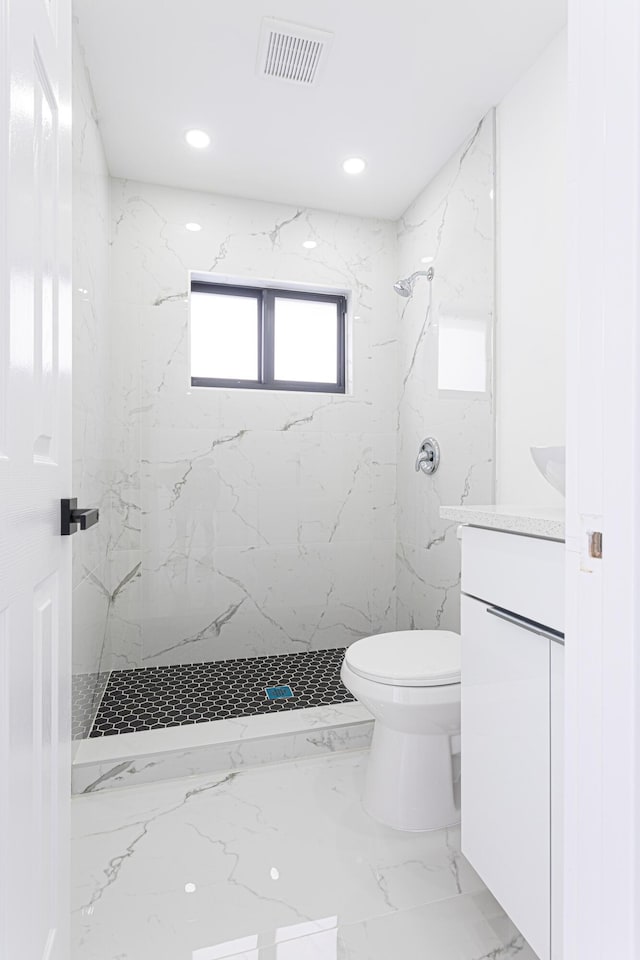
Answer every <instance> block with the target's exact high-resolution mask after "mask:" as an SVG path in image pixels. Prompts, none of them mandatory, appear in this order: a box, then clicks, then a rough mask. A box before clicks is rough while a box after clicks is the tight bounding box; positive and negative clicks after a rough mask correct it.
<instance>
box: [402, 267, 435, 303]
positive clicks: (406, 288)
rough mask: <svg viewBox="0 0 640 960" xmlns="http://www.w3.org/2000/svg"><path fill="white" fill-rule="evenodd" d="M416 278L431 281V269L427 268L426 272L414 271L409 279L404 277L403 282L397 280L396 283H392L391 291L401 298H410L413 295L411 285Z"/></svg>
mask: <svg viewBox="0 0 640 960" xmlns="http://www.w3.org/2000/svg"><path fill="white" fill-rule="evenodd" d="M418 277H426V278H427V280H433V267H429V269H428V270H416V272H415V273H412V274H411V276H410V277H405V278H404V280H398V282H397V283H394V285H393V289H394V290H395V292H396V293H397V294H398V295H399V296H401V297H410V296H411V294H412V293H413V285H414V284H415V282H416V280H417V279H418Z"/></svg>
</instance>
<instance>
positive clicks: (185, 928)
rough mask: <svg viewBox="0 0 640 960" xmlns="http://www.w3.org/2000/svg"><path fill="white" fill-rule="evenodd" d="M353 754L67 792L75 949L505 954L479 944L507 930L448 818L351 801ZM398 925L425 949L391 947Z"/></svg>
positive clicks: (184, 955) (100, 959)
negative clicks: (429, 825)
mask: <svg viewBox="0 0 640 960" xmlns="http://www.w3.org/2000/svg"><path fill="white" fill-rule="evenodd" d="M365 760H366V753H349V754H336V755H332V756H328V757H319V758H312V759H304V760H300V761H297V762H290V763H283V764H274V765H269V766H264V767H255V768H251V769H246V770H236V771H232V772H227V773H216V774H210V775H208V776H199V777H193V778H189V779H184V780H179V781H171V782H164V783H157V784H150V785H146V786H140V787H132V788H130V789H127V790H122V791H113V792H110V793H103V794H90V795H86V796H81V797H78V798H76V799H74V801H73V812H74V816H73V844H74V871H73V875H74V881H73V922H74V950H73V954H72V957H73V960H220V958H223V957H230V956H234V957H242V958H244V957H246V958H250V960H268V958H271V957H275V958H277V960H336V958H343V957H344V958H349V960H352V958H355V960H364V958H365V957H366V958H371V960H374V958H375V960H377V958H378V957H381V958H382V957H383V956H384V957H385V960H386V958H388V957H403V958H411V957H412V956H415V957H416V960H417V958H418V957H423V956H424V957H427V958H433V960H478V958H480V957H483V956H487V957H488V956H491V957H492V960H494V958H495V960H503V958H507V957H511V956H515V955H516V954H515V953H513V951H512V953H509V952H502V953H495V954H491V953H490V951H491V950H495V949H497V948H500V949H502V948H503V947H504V944H508V943H509V942H510V939H509V938H511V939H513V937H514V936H517V933H516V931H514V930H513V929H512V928H509V926H508V924H507V926H505V918H504V914H502V913H501V912H500V911H499V908H497V907H496V906H495V904H494V906H492V907H491V908H490V910H489V915H488V916H487V912H486V910H485V912H484V913H483V909H484V908H483V907H482V903H483V902H484V901H482V900H481V899H478V896H477V895H484V896H486V892H485V890H484V887H483V885H482V883H481V881H480V880H479V878H478V877H477V875H476V874H475V873H474V871H473V870H472V869H471V867H470V866H469V865H468V864H467V862H466V861H465V860H464V858H463V857H462V856H461V854H460V852H459V833H458V831H457V830H448V831H439V832H435V833H425V834H404V833H400V832H397V831H394V830H390V829H387V828H385V827H382V826H381V825H379V824H377V823H375V822H374V821H372V820H371V819H370V818H369V817H368V816H367V815H366V814H365V813H364V811H363V810H362V807H361V804H360V794H361V788H362V777H363V771H364V765H365ZM429 904H431V905H432V906H433V910H432V911H431V912H429V911H428V910H426V905H429ZM447 904H448V906H447ZM455 904H459V913H456V910H455V908H454V905H455ZM491 910H493V913H495V917H493V914H492V913H491ZM492 918H493V919H492ZM500 923H502V925H503V926H502V929H501V928H500ZM377 924H379V927H378V926H376V925H377ZM467 926H469V930H468V931H467V932H466V933H465V932H464V931H465V930H466V928H467ZM454 928H455V929H454ZM456 931H457V932H456ZM402 937H406V938H408V939H407V943H410V942H413V941H412V940H411V938H414V940H415V942H416V943H417V942H418V940H420V938H422V940H421V942H423V943H424V945H425V950H424V952H418V953H411V949H413V947H407V949H408V950H409V952H401V951H400V950H396V949H391V947H392V946H393V944H394V943H402V942H403V941H402ZM447 937H449V939H447ZM416 938H418V939H416ZM431 940H433V944H434V951H431V952H429V949H428V945H429V943H430V941H431ZM378 943H379V944H380V945H382V944H386V952H385V950H384V949H382V946H381V947H380V949H379V950H378V946H377V944H378ZM372 944H373V945H372ZM374 947H375V949H376V950H377V951H378V952H375V953H368V952H367V951H370V950H373V949H374ZM509 949H510V948H509ZM438 950H442V952H441V953H438ZM447 950H448V951H449V952H446V951H447ZM456 951H457V952H456ZM483 951H484V952H483ZM518 956H519V957H520V960H529V955H527V954H522V953H520V954H518Z"/></svg>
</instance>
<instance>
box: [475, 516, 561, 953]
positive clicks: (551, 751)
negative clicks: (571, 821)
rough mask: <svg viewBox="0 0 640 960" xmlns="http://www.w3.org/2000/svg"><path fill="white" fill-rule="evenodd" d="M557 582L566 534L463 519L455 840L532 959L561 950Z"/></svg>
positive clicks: (558, 600) (559, 596)
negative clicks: (539, 534)
mask: <svg viewBox="0 0 640 960" xmlns="http://www.w3.org/2000/svg"><path fill="white" fill-rule="evenodd" d="M563 581H564V545H563V544H562V543H559V542H555V541H550V540H542V539H537V538H532V537H525V536H520V535H518V534H511V533H502V532H496V531H493V530H481V529H476V528H471V527H467V528H465V529H464V530H463V535H462V591H463V597H462V727H461V729H462V764H463V774H462V850H463V852H464V854H465V856H466V857H467V859H468V860H469V861H470V862H471V864H472V865H473V867H474V868H475V869H476V870H477V872H478V873H479V874H480V876H481V877H482V879H483V880H484V882H485V883H486V885H487V886H488V887H489V889H490V890H491V892H492V893H493V894H494V896H495V897H496V899H497V900H498V901H499V902H500V903H501V904H502V906H503V908H504V910H505V911H506V912H507V913H508V914H509V916H510V917H511V919H512V920H513V922H514V923H515V924H516V926H517V927H518V928H519V929H520V931H521V932H522V934H523V936H524V937H525V938H526V939H527V940H528V942H529V943H530V945H531V947H532V948H533V950H534V951H535V952H536V953H537V954H538V956H539V957H540V960H560V956H561V955H560V937H559V927H558V928H556V922H557V921H560V919H561V904H560V899H559V892H560V889H561V887H560V884H559V882H558V880H559V878H560V877H561V864H560V859H559V854H560V847H561V842H560V830H561V820H562V808H561V804H562V795H561V785H562V777H561V771H562V755H561V746H562V670H563V646H562V640H563V637H562V632H563ZM552 917H553V923H552ZM552 927H553V936H552ZM552 941H553V945H552Z"/></svg>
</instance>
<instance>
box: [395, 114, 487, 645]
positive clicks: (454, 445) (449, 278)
mask: <svg viewBox="0 0 640 960" xmlns="http://www.w3.org/2000/svg"><path fill="white" fill-rule="evenodd" d="M494 157H495V150H494V113H493V111H491V112H490V113H489V114H487V116H486V117H485V118H484V119H483V120H482V121H481V122H480V124H479V125H478V127H477V128H476V130H475V131H473V133H472V134H471V135H470V137H469V139H468V140H467V141H466V142H465V143H464V144H463V145H462V147H461V148H460V150H459V151H458V152H457V153H456V154H455V155H454V156H453V157H452V158H451V159H450V161H449V162H448V163H447V164H446V165H445V166H444V167H443V169H442V170H441V171H440V173H439V174H438V175H437V176H436V177H435V179H434V180H433V181H432V182H431V183H430V184H429V185H428V186H427V187H426V189H425V190H424V191H423V192H422V194H421V195H420V196H419V197H418V198H417V199H416V200H415V202H414V203H413V204H412V205H411V206H410V207H409V209H408V210H407V211H406V213H405V214H404V216H403V217H402V218H401V219H400V221H399V222H398V233H397V239H398V265H399V276H403V277H404V276H407V275H409V274H411V273H413V271H414V270H420V269H423V270H426V269H428V267H429V266H432V267H433V268H434V271H435V276H434V279H433V281H432V283H431V285H429V283H428V282H427V280H426V279H425V278H421V279H420V280H418V281H417V283H416V286H415V287H414V294H413V296H412V298H411V299H409V300H402V299H400V298H399V304H398V306H399V310H400V314H399V316H400V319H399V328H398V335H399V407H398V414H397V422H396V428H397V436H398V471H397V496H398V508H397V617H398V619H397V623H398V627H399V628H401V629H406V628H409V627H418V628H434V627H441V628H443V629H451V630H457V629H458V628H459V594H460V547H459V542H458V540H457V538H456V524H455V523H454V522H452V521H446V520H441V519H440V516H439V508H440V506H441V505H444V504H466V505H469V504H473V503H485V504H487V503H493V497H494V444H495V439H494V403H493V390H492V378H493V370H492V358H491V354H492V349H491V346H492V345H491V342H489V343H488V344H487V347H488V349H487V374H488V378H487V379H488V386H489V389H488V390H487V392H486V394H485V395H480V394H479V393H471V392H469V393H464V392H450V391H446V392H444V391H441V390H439V389H438V364H439V359H438V337H439V329H440V326H441V324H442V323H443V320H444V321H445V323H446V322H447V321H448V320H449V319H450V318H452V317H462V318H465V319H466V320H467V321H469V320H473V321H477V322H482V320H483V318H484V320H485V322H486V325H487V330H488V331H489V333H490V334H492V331H493V322H494V191H495V187H494V178H495V169H494V167H495V161H494ZM423 258H433V259H432V261H430V262H429V263H424V262H423ZM490 340H491V337H490ZM428 436H434V437H436V439H437V440H438V442H439V444H440V448H441V454H442V460H441V465H440V468H439V470H438V471H437V472H436V473H435V474H434V475H433V476H432V477H427V476H425V475H424V474H422V473H416V471H415V461H416V456H417V454H418V449H419V446H420V443H421V442H422V440H423V439H424V438H425V437H428Z"/></svg>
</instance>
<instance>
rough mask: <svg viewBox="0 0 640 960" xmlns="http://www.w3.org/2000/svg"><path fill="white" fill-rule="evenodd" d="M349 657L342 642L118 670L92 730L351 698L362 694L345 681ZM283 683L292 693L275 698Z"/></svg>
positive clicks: (116, 730) (108, 731) (100, 733)
mask: <svg viewBox="0 0 640 960" xmlns="http://www.w3.org/2000/svg"><path fill="white" fill-rule="evenodd" d="M343 657H344V649H342V648H340V649H337V650H316V651H313V652H312V653H293V654H283V655H280V656H275V657H251V658H248V659H243V660H220V661H218V662H217V663H193V664H188V665H181V666H172V667H144V668H142V669H140V670H116V671H114V672H113V673H112V674H111V675H110V677H109V681H108V683H107V686H106V689H105V692H104V696H103V697H102V701H101V703H100V708H99V710H98V713H97V716H96V719H95V722H94V724H93V727H92V730H91V733H90V736H91V737H108V736H113V735H114V734H120V733H135V732H138V731H141V730H158V729H161V728H163V727H179V726H183V725H186V724H192V723H207V722H210V721H212V720H224V719H228V718H232V717H250V716H255V715H256V714H269V713H280V712H282V711H283V710H299V709H302V708H305V707H321V706H328V705H331V704H336V703H348V702H351V701H353V699H354V698H353V697H352V696H351V694H350V693H349V691H348V690H347V689H346V687H344V686H343V684H342V681H341V680H340V667H341V664H342V660H343ZM282 686H288V687H290V689H291V694H292V696H290V697H287V698H286V699H275V700H270V699H269V698H268V696H267V692H266V691H267V687H282ZM281 692H283V691H281ZM284 692H286V691H284Z"/></svg>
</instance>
